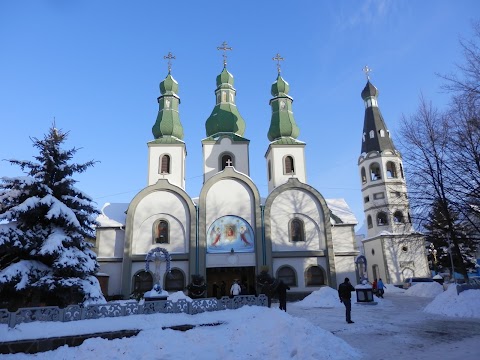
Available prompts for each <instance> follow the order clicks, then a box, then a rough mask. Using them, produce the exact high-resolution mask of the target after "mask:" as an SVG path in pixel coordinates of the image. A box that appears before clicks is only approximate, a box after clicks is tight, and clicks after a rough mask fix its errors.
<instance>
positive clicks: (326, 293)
mask: <svg viewBox="0 0 480 360" xmlns="http://www.w3.org/2000/svg"><path fill="white" fill-rule="evenodd" d="M354 296H355V293H352V298H354ZM292 305H295V306H300V307H304V308H311V307H324V308H332V307H343V305H342V303H341V302H340V298H339V297H338V291H337V290H335V289H332V288H331V287H329V286H324V287H322V288H320V289H319V290H317V291H314V292H312V293H311V294H310V295H308V296H307V297H306V298H305V299H303V300H302V301H299V302H297V303H293V304H292Z"/></svg>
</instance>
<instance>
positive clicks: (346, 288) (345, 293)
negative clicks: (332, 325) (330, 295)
mask: <svg viewBox="0 0 480 360" xmlns="http://www.w3.org/2000/svg"><path fill="white" fill-rule="evenodd" d="M352 291H355V288H354V287H353V286H352V284H350V279H349V278H345V281H344V282H343V283H341V284H340V285H339V286H338V297H339V298H340V302H341V303H343V305H345V320H347V323H349V324H353V323H354V322H353V321H352V316H351V312H352V300H351V299H352Z"/></svg>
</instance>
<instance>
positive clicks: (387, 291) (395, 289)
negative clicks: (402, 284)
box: [383, 284, 405, 294]
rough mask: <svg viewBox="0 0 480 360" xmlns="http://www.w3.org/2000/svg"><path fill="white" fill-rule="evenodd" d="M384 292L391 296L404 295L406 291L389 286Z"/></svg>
mask: <svg viewBox="0 0 480 360" xmlns="http://www.w3.org/2000/svg"><path fill="white" fill-rule="evenodd" d="M383 290H385V292H386V293H390V294H403V293H404V292H405V289H402V288H399V287H396V286H395V285H393V284H389V285H388V286H386V287H385V289H383Z"/></svg>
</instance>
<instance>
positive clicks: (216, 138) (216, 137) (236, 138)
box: [202, 132, 250, 144]
mask: <svg viewBox="0 0 480 360" xmlns="http://www.w3.org/2000/svg"><path fill="white" fill-rule="evenodd" d="M225 137H228V138H230V139H231V140H232V141H233V142H235V143H245V144H249V143H250V140H248V139H246V138H244V137H242V136H240V135H238V134H234V133H231V132H218V133H215V134H213V135H211V136H209V137H207V138H205V139H203V140H202V144H217V143H220V141H221V140H222V139H223V138H225Z"/></svg>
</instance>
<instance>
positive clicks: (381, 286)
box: [377, 278, 387, 299]
mask: <svg viewBox="0 0 480 360" xmlns="http://www.w3.org/2000/svg"><path fill="white" fill-rule="evenodd" d="M386 288H387V287H386V286H385V285H384V284H383V281H382V279H381V278H380V279H378V282H377V290H378V291H377V292H378V295H377V296H378V297H381V298H382V299H383V293H384V292H385V290H384V289H386Z"/></svg>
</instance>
